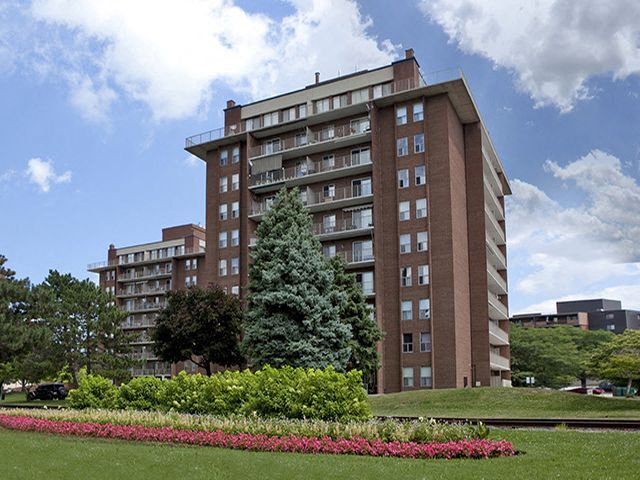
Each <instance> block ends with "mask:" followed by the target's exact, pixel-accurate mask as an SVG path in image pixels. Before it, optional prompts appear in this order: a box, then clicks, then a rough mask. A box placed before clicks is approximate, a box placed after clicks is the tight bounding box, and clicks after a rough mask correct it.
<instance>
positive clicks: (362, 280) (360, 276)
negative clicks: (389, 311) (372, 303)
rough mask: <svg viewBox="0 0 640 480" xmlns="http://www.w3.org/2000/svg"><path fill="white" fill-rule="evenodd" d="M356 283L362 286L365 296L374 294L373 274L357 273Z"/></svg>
mask: <svg viewBox="0 0 640 480" xmlns="http://www.w3.org/2000/svg"><path fill="white" fill-rule="evenodd" d="M356 282H358V283H359V284H360V286H361V287H362V291H363V292H364V293H365V294H369V293H373V272H360V273H356Z"/></svg>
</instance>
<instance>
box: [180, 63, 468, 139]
mask: <svg viewBox="0 0 640 480" xmlns="http://www.w3.org/2000/svg"><path fill="white" fill-rule="evenodd" d="M461 77H462V73H461V71H460V70H459V69H451V70H442V71H440V72H433V73H430V74H428V75H427V78H429V80H433V82H430V83H437V82H443V81H448V80H454V79H459V78H461ZM425 86H426V83H425V81H424V79H423V78H418V79H413V78H411V79H404V80H398V81H396V82H393V83H392V84H391V85H390V88H389V89H388V91H386V92H384V94H383V95H382V97H378V98H384V97H390V96H392V95H395V94H397V93H401V92H408V91H411V90H416V89H419V88H423V87H425ZM340 93H347V92H340ZM368 100H370V99H367V101H368ZM373 100H376V99H375V98H374V99H373ZM367 101H363V102H358V103H352V104H349V105H344V106H341V107H339V108H336V109H333V108H332V109H330V110H328V111H326V112H317V113H313V108H312V107H311V104H307V112H309V115H306V116H304V117H299V118H292V119H290V120H286V121H283V122H279V123H277V124H273V125H263V124H262V121H261V119H260V120H258V122H257V124H256V119H251V122H247V120H246V119H245V120H242V121H240V122H239V123H235V124H232V125H228V126H226V127H221V128H216V129H213V130H209V131H207V132H202V133H198V134H196V135H192V136H190V137H187V138H186V140H185V148H186V149H187V150H188V149H193V148H194V147H197V146H199V145H204V144H207V143H211V142H215V141H218V140H221V139H225V138H230V139H232V138H233V137H235V136H236V135H239V134H244V133H246V132H252V133H253V134H254V135H256V136H260V135H261V134H262V132H261V131H270V130H273V129H274V128H278V127H286V126H293V125H294V124H296V123H301V122H306V123H307V124H315V123H322V122H325V121H327V120H331V119H332V118H334V117H336V116H339V117H344V116H347V115H349V114H351V113H364V112H366V104H367ZM291 107H293V105H291Z"/></svg>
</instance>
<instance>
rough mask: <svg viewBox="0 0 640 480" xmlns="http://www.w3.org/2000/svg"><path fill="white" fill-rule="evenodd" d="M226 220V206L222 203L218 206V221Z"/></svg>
mask: <svg viewBox="0 0 640 480" xmlns="http://www.w3.org/2000/svg"><path fill="white" fill-rule="evenodd" d="M226 219H227V204H226V203H223V204H222V205H220V220H226Z"/></svg>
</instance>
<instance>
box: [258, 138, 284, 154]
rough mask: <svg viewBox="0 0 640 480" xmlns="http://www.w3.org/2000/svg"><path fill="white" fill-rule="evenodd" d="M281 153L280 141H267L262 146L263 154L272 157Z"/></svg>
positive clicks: (277, 139)
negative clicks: (273, 154) (271, 155)
mask: <svg viewBox="0 0 640 480" xmlns="http://www.w3.org/2000/svg"><path fill="white" fill-rule="evenodd" d="M279 151H280V139H279V138H274V139H271V140H267V141H266V142H264V143H263V144H262V154H263V155H270V154H272V153H278V152H279Z"/></svg>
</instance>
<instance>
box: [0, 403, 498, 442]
mask: <svg viewBox="0 0 640 480" xmlns="http://www.w3.org/2000/svg"><path fill="white" fill-rule="evenodd" d="M2 413H3V414H4V415H14V416H24V414H25V412H24V410H20V409H12V410H4V411H3V412H2ZM29 416H30V417H32V418H42V419H45V420H56V421H72V422H86V423H111V424H113V425H142V426H144V427H171V428H174V429H178V430H194V431H215V430H220V431H222V432H224V433H229V434H234V433H249V434H252V435H267V436H270V437H285V436H289V435H294V436H298V437H329V438H332V439H334V440H337V439H351V438H354V437H362V438H365V439H367V440H382V441H385V442H392V441H398V442H417V443H429V442H439V443H442V442H451V441H459V440H471V439H482V438H487V436H488V435H489V429H488V428H487V427H486V426H485V425H483V424H481V423H480V424H478V425H472V424H469V423H444V422H437V421H435V420H433V419H418V420H415V421H411V422H398V421H395V420H391V419H389V420H368V421H366V422H356V421H347V422H334V421H326V420H305V419H286V418H279V419H276V418H259V417H257V416H250V417H243V416H232V417H217V416H213V415H192V414H185V413H176V412H141V411H135V410H94V409H86V410H35V411H31V412H29Z"/></svg>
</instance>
